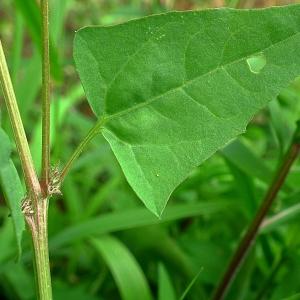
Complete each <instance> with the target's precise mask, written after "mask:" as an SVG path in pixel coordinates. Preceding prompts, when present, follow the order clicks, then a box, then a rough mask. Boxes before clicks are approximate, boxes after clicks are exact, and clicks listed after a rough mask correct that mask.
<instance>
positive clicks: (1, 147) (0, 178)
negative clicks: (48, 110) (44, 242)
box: [0, 128, 25, 257]
mask: <svg viewBox="0 0 300 300" xmlns="http://www.w3.org/2000/svg"><path fill="white" fill-rule="evenodd" d="M0 141H1V142H0V186H1V189H2V191H3V194H4V197H5V200H6V202H7V206H8V207H9V209H10V212H11V217H12V221H13V224H14V231H15V235H16V241H17V247H18V257H20V256H21V252H22V245H21V244H22V235H23V231H24V230H25V221H24V216H23V213H22V211H21V202H22V199H23V197H24V191H23V186H22V184H21V181H20V178H19V175H18V172H17V170H16V168H15V166H14V164H13V162H12V160H11V159H10V154H11V144H10V141H9V138H8V136H7V135H6V133H5V132H4V131H3V130H2V129H1V128H0Z"/></svg>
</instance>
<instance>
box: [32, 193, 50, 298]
mask: <svg viewBox="0 0 300 300" xmlns="http://www.w3.org/2000/svg"><path fill="white" fill-rule="evenodd" d="M37 209H38V212H37V216H38V221H37V222H34V221H33V219H32V218H30V216H27V217H26V220H27V223H28V224H29V227H30V229H31V234H32V241H33V248H34V260H35V268H34V269H35V275H36V285H37V294H38V299H39V300H52V287H51V273H50V263H49V249H48V225H47V224H48V199H41V200H40V201H39V203H38V208H37Z"/></svg>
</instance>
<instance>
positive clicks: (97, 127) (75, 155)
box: [60, 120, 103, 183]
mask: <svg viewBox="0 0 300 300" xmlns="http://www.w3.org/2000/svg"><path fill="white" fill-rule="evenodd" d="M102 124H103V121H102V120H100V121H98V122H97V123H96V124H95V126H94V127H92V129H91V130H90V131H89V132H88V134H87V135H86V137H85V138H84V139H83V141H82V142H81V143H80V144H79V146H78V147H77V148H76V150H75V151H74V153H73V154H72V156H71V157H70V159H69V160H68V162H67V163H66V165H65V167H64V168H63V170H62V172H61V175H60V182H61V183H62V182H63V180H64V179H65V177H66V175H67V174H68V173H69V171H70V169H71V167H72V165H73V163H74V162H75V160H76V159H77V158H78V157H79V155H80V154H81V153H82V151H83V150H84V148H85V147H86V146H87V145H88V144H89V143H90V141H91V140H92V139H93V138H94V137H95V135H96V134H98V133H99V132H100V130H101V126H102Z"/></svg>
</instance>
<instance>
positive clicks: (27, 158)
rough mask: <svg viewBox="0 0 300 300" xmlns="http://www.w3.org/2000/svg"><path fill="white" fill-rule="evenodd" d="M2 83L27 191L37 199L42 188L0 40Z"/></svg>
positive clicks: (0, 74) (0, 76)
mask: <svg viewBox="0 0 300 300" xmlns="http://www.w3.org/2000/svg"><path fill="white" fill-rule="evenodd" d="M0 82H1V86H2V90H3V94H4V99H5V104H6V107H7V111H8V115H9V118H10V122H11V125H12V128H13V133H14V137H15V141H16V145H17V150H18V154H19V156H20V160H21V165H22V169H23V172H24V178H25V183H26V187H27V190H28V192H29V193H30V194H31V195H34V196H35V197H39V195H40V193H41V188H40V184H39V180H38V177H37V175H36V172H35V169H34V165H33V161H32V157H31V153H30V150H29V145H28V141H27V138H26V134H25V130H24V127H23V123H22V119H21V115H20V112H19V108H18V104H17V100H16V96H15V93H14V89H13V85H12V82H11V78H10V75H9V71H8V67H7V63H6V59H5V55H4V51H3V48H2V43H1V40H0Z"/></svg>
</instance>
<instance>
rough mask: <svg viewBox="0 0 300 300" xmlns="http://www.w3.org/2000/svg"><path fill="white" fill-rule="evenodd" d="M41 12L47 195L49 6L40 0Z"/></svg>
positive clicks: (43, 142)
mask: <svg viewBox="0 0 300 300" xmlns="http://www.w3.org/2000/svg"><path fill="white" fill-rule="evenodd" d="M41 14H42V61H43V63H42V85H43V87H42V180H41V183H42V188H43V191H44V194H45V195H47V192H48V185H49V176H50V57H49V7H48V0H41Z"/></svg>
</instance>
